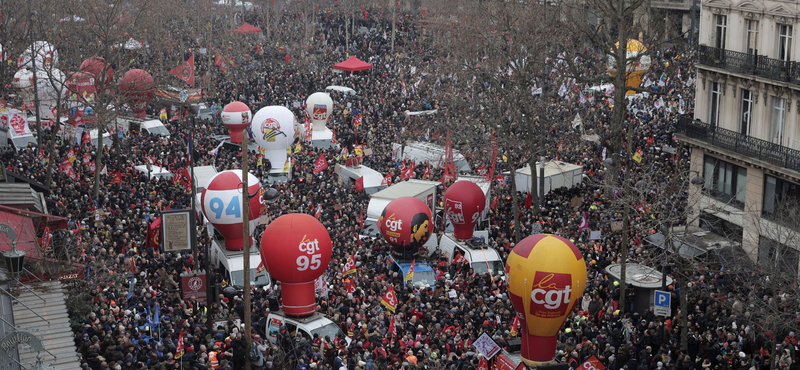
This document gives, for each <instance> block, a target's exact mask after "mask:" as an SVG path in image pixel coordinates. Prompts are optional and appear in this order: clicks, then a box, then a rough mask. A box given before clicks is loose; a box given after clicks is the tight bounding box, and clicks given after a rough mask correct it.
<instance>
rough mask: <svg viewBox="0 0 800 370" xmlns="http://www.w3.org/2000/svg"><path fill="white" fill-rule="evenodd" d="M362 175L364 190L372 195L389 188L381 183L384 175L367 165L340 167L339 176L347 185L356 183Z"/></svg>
mask: <svg viewBox="0 0 800 370" xmlns="http://www.w3.org/2000/svg"><path fill="white" fill-rule="evenodd" d="M362 176H363V177H364V191H365V192H366V193H367V194H370V195H371V194H374V193H377V192H378V191H381V190H383V189H386V188H387V185H381V183H382V182H383V175H381V173H380V172H378V171H375V170H373V169H371V168H369V167H367V166H355V167H353V166H342V167H339V178H340V179H341V180H342V183H343V184H345V185H354V184H355V182H356V180H358V179H359V178H360V177H362Z"/></svg>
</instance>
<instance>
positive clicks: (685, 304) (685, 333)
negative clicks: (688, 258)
mask: <svg viewBox="0 0 800 370" xmlns="http://www.w3.org/2000/svg"><path fill="white" fill-rule="evenodd" d="M681 262H682V261H681ZM676 266H677V267H678V276H677V278H678V287H679V289H680V291H681V295H680V308H681V351H683V353H689V287H688V284H687V279H686V276H684V268H683V263H677V264H676Z"/></svg>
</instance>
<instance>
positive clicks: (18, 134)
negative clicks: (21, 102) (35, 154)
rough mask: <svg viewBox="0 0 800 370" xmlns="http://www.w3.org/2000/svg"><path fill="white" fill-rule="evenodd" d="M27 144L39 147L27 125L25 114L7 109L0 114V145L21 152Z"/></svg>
mask: <svg viewBox="0 0 800 370" xmlns="http://www.w3.org/2000/svg"><path fill="white" fill-rule="evenodd" d="M28 144H33V145H34V146H38V145H39V144H38V142H37V141H36V137H35V136H33V133H32V132H31V128H30V126H29V125H28V118H26V116H25V112H21V111H19V110H16V109H8V110H6V111H4V112H2V113H0V145H2V146H4V147H5V146H6V145H8V146H13V147H14V148H16V149H17V150H21V149H25V148H27V147H28Z"/></svg>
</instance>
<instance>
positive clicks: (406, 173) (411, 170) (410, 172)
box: [400, 162, 416, 180]
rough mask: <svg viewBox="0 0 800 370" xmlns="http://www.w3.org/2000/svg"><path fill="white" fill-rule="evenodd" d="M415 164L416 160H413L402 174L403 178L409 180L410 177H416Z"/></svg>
mask: <svg viewBox="0 0 800 370" xmlns="http://www.w3.org/2000/svg"><path fill="white" fill-rule="evenodd" d="M415 166H416V165H415V164H414V162H411V164H410V165H408V166H406V169H405V171H403V172H402V174H401V175H400V176H401V177H402V179H403V180H408V179H410V178H413V177H414V167H415Z"/></svg>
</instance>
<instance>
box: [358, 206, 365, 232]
mask: <svg viewBox="0 0 800 370" xmlns="http://www.w3.org/2000/svg"><path fill="white" fill-rule="evenodd" d="M358 229H359V230H362V229H364V210H363V209H362V210H360V211H358Z"/></svg>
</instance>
